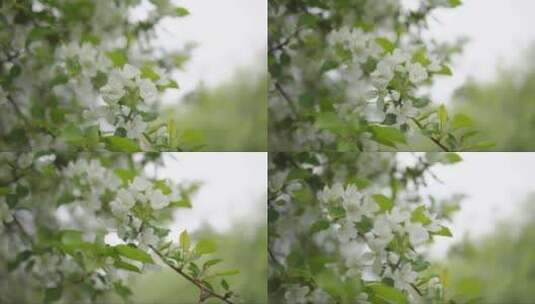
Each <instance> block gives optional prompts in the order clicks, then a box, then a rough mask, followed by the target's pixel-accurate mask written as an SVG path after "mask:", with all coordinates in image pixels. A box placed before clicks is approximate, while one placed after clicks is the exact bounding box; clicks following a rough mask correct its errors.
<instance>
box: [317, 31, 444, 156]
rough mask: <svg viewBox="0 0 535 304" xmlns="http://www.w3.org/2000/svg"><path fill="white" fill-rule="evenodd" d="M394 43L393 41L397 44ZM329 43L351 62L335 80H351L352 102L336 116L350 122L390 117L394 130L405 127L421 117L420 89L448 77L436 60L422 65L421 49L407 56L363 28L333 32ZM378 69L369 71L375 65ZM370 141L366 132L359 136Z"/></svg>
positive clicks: (366, 147) (412, 49) (367, 147)
mask: <svg viewBox="0 0 535 304" xmlns="http://www.w3.org/2000/svg"><path fill="white" fill-rule="evenodd" d="M394 39H395V38H393V39H392V41H394ZM327 41H328V43H329V45H330V47H331V48H332V49H333V50H340V49H342V50H343V51H346V52H347V53H348V54H351V59H349V60H348V61H347V62H346V63H344V64H343V65H342V66H341V67H339V73H340V74H341V75H337V77H342V78H344V79H348V81H349V85H350V88H349V90H350V91H349V92H350V97H351V98H350V99H351V100H353V102H350V103H345V104H339V105H336V106H335V107H336V108H335V109H336V110H337V112H338V113H339V114H340V115H342V116H345V117H344V119H351V117H354V116H355V115H356V114H358V113H360V114H361V115H364V116H365V117H364V120H366V121H368V122H369V123H375V124H382V123H384V122H385V119H387V116H389V115H390V116H391V119H392V125H396V126H402V125H406V124H407V123H408V121H409V120H410V119H411V118H416V117H418V116H419V115H420V114H421V113H422V112H423V111H427V110H428V109H425V108H423V109H419V108H421V105H417V106H415V104H414V103H415V102H418V101H419V100H420V98H421V97H420V96H417V89H418V88H419V86H421V85H422V84H423V83H424V82H425V81H427V80H429V79H430V78H431V77H432V75H433V74H436V73H444V72H443V70H444V69H445V65H443V64H442V63H441V61H440V60H439V59H438V58H437V57H436V56H433V57H431V58H429V59H427V58H426V57H425V58H423V59H422V56H426V55H424V53H422V50H421V46H418V45H409V48H408V49H407V50H405V49H401V48H395V47H394V43H393V42H391V41H390V39H387V38H384V37H382V36H378V35H376V34H372V33H366V32H364V31H363V30H362V29H360V28H353V29H351V28H349V27H342V28H340V29H337V30H334V31H333V32H331V33H330V34H329V35H328V37H327ZM373 63H375V68H373V69H372V70H371V72H369V71H365V70H366V69H369V68H370V66H371V64H373ZM363 135H364V136H371V134H370V133H369V132H363V133H362V134H361V136H363ZM361 144H362V145H363V146H364V150H366V151H370V150H373V147H372V146H370V145H369V144H367V142H366V140H361Z"/></svg>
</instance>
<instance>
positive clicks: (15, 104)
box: [7, 95, 30, 126]
mask: <svg viewBox="0 0 535 304" xmlns="http://www.w3.org/2000/svg"><path fill="white" fill-rule="evenodd" d="M7 100H8V101H9V103H10V104H11V105H12V106H13V108H14V109H15V112H16V113H17V116H18V117H19V118H20V119H22V120H24V124H26V126H30V122H29V121H28V118H26V116H24V114H23V113H22V111H21V110H20V108H19V105H17V103H16V102H15V101H14V100H13V97H11V95H7Z"/></svg>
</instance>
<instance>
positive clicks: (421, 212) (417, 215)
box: [411, 206, 431, 225]
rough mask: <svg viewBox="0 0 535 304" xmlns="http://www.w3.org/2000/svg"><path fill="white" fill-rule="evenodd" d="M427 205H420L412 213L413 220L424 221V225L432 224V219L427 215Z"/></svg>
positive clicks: (416, 221) (414, 221) (415, 221)
mask: <svg viewBox="0 0 535 304" xmlns="http://www.w3.org/2000/svg"><path fill="white" fill-rule="evenodd" d="M425 210H426V209H425V206H419V207H418V208H416V209H414V210H413V211H412V213H411V222H413V223H422V225H428V224H431V220H430V219H429V218H428V217H427V216H426V215H425Z"/></svg>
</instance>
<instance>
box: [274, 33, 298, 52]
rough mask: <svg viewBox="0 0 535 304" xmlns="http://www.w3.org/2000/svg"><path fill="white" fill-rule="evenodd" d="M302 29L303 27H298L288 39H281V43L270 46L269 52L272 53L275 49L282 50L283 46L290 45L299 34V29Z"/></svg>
mask: <svg viewBox="0 0 535 304" xmlns="http://www.w3.org/2000/svg"><path fill="white" fill-rule="evenodd" d="M300 30H301V28H297V29H296V30H295V31H294V32H293V33H292V34H290V36H288V37H286V39H284V40H283V41H281V42H280V43H279V44H276V45H274V46H272V47H270V48H269V52H270V53H273V52H274V51H276V50H280V49H282V48H283V47H285V46H286V45H288V44H289V43H290V42H291V41H292V38H293V37H294V36H295V35H297V34H298V33H299V31H300Z"/></svg>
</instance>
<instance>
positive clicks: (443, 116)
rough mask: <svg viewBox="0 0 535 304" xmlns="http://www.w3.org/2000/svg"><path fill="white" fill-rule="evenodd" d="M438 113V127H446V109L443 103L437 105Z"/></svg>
mask: <svg viewBox="0 0 535 304" xmlns="http://www.w3.org/2000/svg"><path fill="white" fill-rule="evenodd" d="M437 113H438V119H439V120H440V128H441V129H444V128H445V127H446V124H447V123H448V110H447V109H446V106H444V105H443V104H442V105H440V107H438V110H437Z"/></svg>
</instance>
